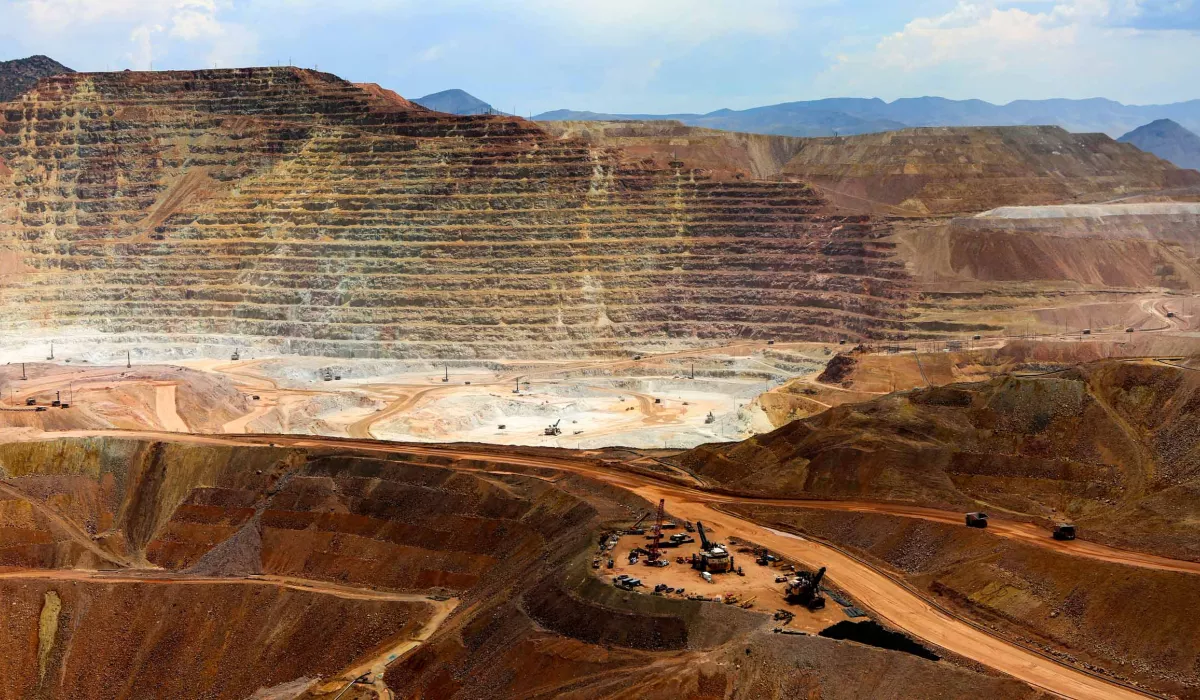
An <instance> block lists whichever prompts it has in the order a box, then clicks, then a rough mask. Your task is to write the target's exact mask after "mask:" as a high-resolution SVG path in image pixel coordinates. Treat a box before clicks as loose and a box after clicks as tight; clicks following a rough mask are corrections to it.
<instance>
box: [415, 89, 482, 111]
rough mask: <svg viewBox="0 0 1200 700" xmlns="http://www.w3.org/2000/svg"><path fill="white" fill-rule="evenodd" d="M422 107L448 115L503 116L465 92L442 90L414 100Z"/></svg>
mask: <svg viewBox="0 0 1200 700" xmlns="http://www.w3.org/2000/svg"><path fill="white" fill-rule="evenodd" d="M413 102H416V103H417V104H419V105H421V106H422V107H426V108H428V109H432V110H434V111H435V112H445V113H447V114H501V112H500V111H499V110H497V109H496V108H495V107H492V106H491V105H490V104H488V103H486V102H484V101H483V100H481V99H479V98H478V97H475V96H474V95H472V94H470V93H469V92H466V91H465V90H457V89H455V90H442V91H441V92H435V93H433V94H432V95H426V96H424V97H418V98H417V99H415V100H413Z"/></svg>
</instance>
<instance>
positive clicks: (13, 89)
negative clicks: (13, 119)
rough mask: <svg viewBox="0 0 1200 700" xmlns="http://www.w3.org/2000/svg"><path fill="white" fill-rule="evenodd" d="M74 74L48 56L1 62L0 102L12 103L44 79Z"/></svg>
mask: <svg viewBox="0 0 1200 700" xmlns="http://www.w3.org/2000/svg"><path fill="white" fill-rule="evenodd" d="M74 72H75V71H73V70H71V69H70V68H67V67H66V66H64V65H63V64H61V63H59V62H58V61H55V60H54V59H52V58H49V57H47V56H30V57H29V58H21V59H17V60H15V61H0V102H10V101H12V100H13V99H15V98H16V97H18V96H20V95H21V93H23V92H25V91H26V90H28V89H29V88H31V87H33V86H34V85H36V84H37V81H38V80H41V79H42V78H48V77H50V76H52V75H62V74H63V73H74Z"/></svg>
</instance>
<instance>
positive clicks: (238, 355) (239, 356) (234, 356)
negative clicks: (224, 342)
mask: <svg viewBox="0 0 1200 700" xmlns="http://www.w3.org/2000/svg"><path fill="white" fill-rule="evenodd" d="M239 349H240V348H239ZM229 359H230V360H232V361H234V362H237V361H238V360H240V359H242V354H241V353H240V352H238V349H235V350H234V351H233V354H232V355H230V356H229Z"/></svg>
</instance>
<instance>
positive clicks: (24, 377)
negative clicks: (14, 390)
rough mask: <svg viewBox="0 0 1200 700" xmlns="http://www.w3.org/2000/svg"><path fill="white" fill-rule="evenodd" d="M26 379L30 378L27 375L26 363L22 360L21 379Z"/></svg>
mask: <svg viewBox="0 0 1200 700" xmlns="http://www.w3.org/2000/svg"><path fill="white" fill-rule="evenodd" d="M26 379H29V377H26V376H25V363H24V362H22V363H21V381H25V380H26Z"/></svg>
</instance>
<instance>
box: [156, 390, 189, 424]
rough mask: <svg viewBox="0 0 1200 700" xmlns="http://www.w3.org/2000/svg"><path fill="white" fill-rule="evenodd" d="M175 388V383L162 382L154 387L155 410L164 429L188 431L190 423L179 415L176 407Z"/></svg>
mask: <svg viewBox="0 0 1200 700" xmlns="http://www.w3.org/2000/svg"><path fill="white" fill-rule="evenodd" d="M175 389H176V385H175V384H160V385H158V386H156V387H154V412H155V414H156V415H157V416H158V422H159V423H161V424H162V427H163V429H164V430H169V431H171V432H173V433H186V432H188V425H187V423H184V422H183V419H182V418H180V417H179V411H178V410H177V409H176V407H175Z"/></svg>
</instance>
